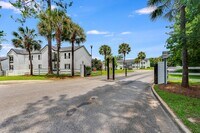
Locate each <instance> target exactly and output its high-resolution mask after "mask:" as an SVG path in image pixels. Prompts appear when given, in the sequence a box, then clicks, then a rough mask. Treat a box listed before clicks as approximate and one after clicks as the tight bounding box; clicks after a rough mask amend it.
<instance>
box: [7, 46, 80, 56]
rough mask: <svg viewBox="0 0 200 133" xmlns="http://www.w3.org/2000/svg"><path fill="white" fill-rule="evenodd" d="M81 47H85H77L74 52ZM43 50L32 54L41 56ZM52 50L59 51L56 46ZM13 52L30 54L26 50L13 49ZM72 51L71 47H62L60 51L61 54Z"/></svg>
mask: <svg viewBox="0 0 200 133" xmlns="http://www.w3.org/2000/svg"><path fill="white" fill-rule="evenodd" d="M46 46H48V45H46ZM46 46H44V47H43V48H42V49H44V48H45V47H46ZM81 47H84V46H75V47H74V50H77V49H79V48H81ZM42 49H41V50H39V51H38V50H37V51H33V52H31V53H32V54H41V51H42ZM52 49H53V50H57V47H55V46H52ZM11 50H13V51H14V52H15V53H17V54H23V55H28V52H27V51H26V50H25V49H14V48H12V49H11ZM70 51H71V47H62V48H61V49H60V52H70Z"/></svg>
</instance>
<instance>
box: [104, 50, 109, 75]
mask: <svg viewBox="0 0 200 133" xmlns="http://www.w3.org/2000/svg"><path fill="white" fill-rule="evenodd" d="M104 58H105V59H104V60H105V71H106V64H107V63H108V62H107V59H106V54H105V57H104ZM106 62H107V63H106Z"/></svg>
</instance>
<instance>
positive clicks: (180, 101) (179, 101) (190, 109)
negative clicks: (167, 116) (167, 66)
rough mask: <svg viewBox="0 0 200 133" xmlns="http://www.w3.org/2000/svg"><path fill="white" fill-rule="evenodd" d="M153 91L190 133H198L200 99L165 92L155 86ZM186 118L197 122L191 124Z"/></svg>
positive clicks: (199, 132) (199, 131) (199, 129)
mask: <svg viewBox="0 0 200 133" xmlns="http://www.w3.org/2000/svg"><path fill="white" fill-rule="evenodd" d="M155 90H156V92H157V93H158V94H159V95H160V97H161V98H162V99H163V100H164V101H165V102H166V103H167V104H168V106H169V107H170V108H171V109H172V110H173V111H174V113H175V114H176V115H177V116H178V117H179V118H180V119H181V120H182V121H183V123H184V124H185V125H186V126H187V127H188V128H189V129H190V130H191V131H192V132H194V133H200V99H198V98H191V97H187V96H184V95H180V94H175V93H171V92H167V91H165V90H161V89H159V88H158V85H155ZM188 118H196V119H198V120H199V122H198V123H192V122H190V121H189V120H188Z"/></svg>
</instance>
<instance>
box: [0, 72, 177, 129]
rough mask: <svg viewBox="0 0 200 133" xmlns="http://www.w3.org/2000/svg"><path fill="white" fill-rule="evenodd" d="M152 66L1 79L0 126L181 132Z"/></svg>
mask: <svg viewBox="0 0 200 133" xmlns="http://www.w3.org/2000/svg"><path fill="white" fill-rule="evenodd" d="M152 80H153V72H152V71H143V72H135V73H134V74H131V75H129V77H127V78H124V77H120V76H117V79H116V81H115V82H112V81H106V80H105V77H96V78H78V79H70V80H62V81H48V82H35V81H34V82H28V83H16V84H0V132H1V133H2V132H28V133H30V132H31V133H32V132H43V133H47V132H48V133H134V132H135V133H139V132H142V133H158V132H162V133H179V130H178V128H177V127H176V125H175V124H174V123H173V122H172V120H171V119H170V118H169V117H168V115H167V114H166V113H165V112H164V110H163V109H162V108H161V105H160V104H159V103H158V101H157V100H156V99H155V97H154V96H153V94H152V92H151V90H150V84H151V82H152Z"/></svg>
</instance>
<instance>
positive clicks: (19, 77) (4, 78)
mask: <svg viewBox="0 0 200 133" xmlns="http://www.w3.org/2000/svg"><path fill="white" fill-rule="evenodd" d="M45 79H47V77H46V76H43V75H42V76H0V81H6V80H45Z"/></svg>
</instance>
